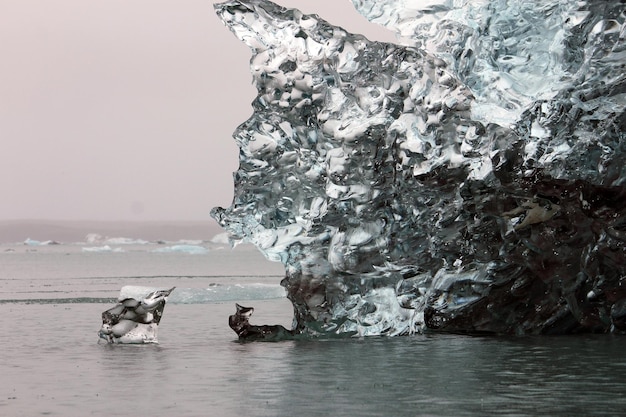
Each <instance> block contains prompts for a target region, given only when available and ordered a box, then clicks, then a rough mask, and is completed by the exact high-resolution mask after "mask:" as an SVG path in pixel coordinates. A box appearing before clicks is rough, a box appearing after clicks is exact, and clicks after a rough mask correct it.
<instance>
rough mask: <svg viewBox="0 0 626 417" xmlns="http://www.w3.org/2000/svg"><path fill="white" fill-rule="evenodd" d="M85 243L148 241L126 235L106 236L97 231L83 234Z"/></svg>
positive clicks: (144, 242)
mask: <svg viewBox="0 0 626 417" xmlns="http://www.w3.org/2000/svg"><path fill="white" fill-rule="evenodd" d="M85 242H87V243H92V244H93V243H102V244H105V245H146V244H148V243H150V242H148V241H147V240H143V239H133V238H128V237H108V236H102V235H100V234H98V233H89V234H87V236H85Z"/></svg>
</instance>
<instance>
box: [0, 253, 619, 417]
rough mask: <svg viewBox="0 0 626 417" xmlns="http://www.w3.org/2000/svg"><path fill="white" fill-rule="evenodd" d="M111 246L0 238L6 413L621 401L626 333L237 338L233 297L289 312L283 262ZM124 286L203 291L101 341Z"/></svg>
mask: <svg viewBox="0 0 626 417" xmlns="http://www.w3.org/2000/svg"><path fill="white" fill-rule="evenodd" d="M31 243H32V242H31ZM105 246H106V245H89V244H60V245H43V246H31V245H24V244H10V245H8V244H3V245H0V317H1V323H2V328H3V332H2V333H3V335H2V338H0V352H2V355H0V370H1V372H0V415H3V416H36V415H52V416H55V415H56V416H87V415H94V416H128V415H142V416H226V417H227V416H285V415H302V416H329V415H334V416H471V415H480V416H482V415H501V416H535V415H563V416H566V415H595V416H599V415H607V416H609V415H620V414H624V413H626V411H625V410H626V396H625V395H624V394H625V393H626V354H625V353H624V352H626V338H625V337H623V336H619V335H587V336H559V337H469V336H460V335H449V334H425V335H414V336H403V337H392V338H391V337H366V338H343V339H328V340H298V341H283V342H276V343H262V342H259V343H240V342H238V341H237V340H236V335H235V333H233V332H232V330H231V329H230V328H229V327H228V324H227V319H228V315H230V314H232V313H233V312H234V310H235V306H234V303H235V302H239V303H241V304H243V305H250V306H253V307H255V313H254V316H253V317H252V320H251V321H252V322H253V323H257V324H283V325H285V326H289V325H290V322H291V314H292V311H291V305H290V303H289V302H288V301H287V300H286V299H285V298H282V297H280V296H276V290H277V288H276V285H277V284H278V282H279V281H280V279H281V278H282V266H281V265H280V264H277V263H269V262H267V261H265V260H264V259H262V257H261V256H260V255H259V254H258V252H257V251H256V249H254V248H251V247H248V246H240V247H237V248H236V249H235V250H231V249H230V248H228V247H226V246H225V245H218V244H212V243H207V242H203V243H201V244H194V245H193V246H201V247H204V248H205V249H206V251H196V252H197V253H195V254H192V253H191V252H193V251H184V250H182V251H159V252H156V251H155V249H163V248H166V247H170V246H174V245H173V244H171V245H168V244H165V245H163V244H161V245H158V244H155V243H144V244H137V245H134V244H132V242H130V243H129V242H127V243H126V244H117V245H116V244H110V245H109V248H108V249H107V248H105ZM86 247H90V248H100V249H93V250H87V251H85V250H84V249H85V248H86ZM125 285H140V286H156V287H168V288H169V287H171V286H176V287H177V290H178V289H180V290H181V293H185V292H186V293H187V294H193V293H194V292H195V293H197V294H202V296H199V297H198V298H195V299H193V298H191V299H190V298H186V299H185V298H178V299H177V298H176V297H174V294H173V295H172V297H171V299H170V301H169V302H168V304H167V306H166V307H165V313H164V316H163V320H162V321H161V325H160V328H159V342H160V343H159V344H158V345H142V346H129V345H107V344H102V343H98V338H97V331H98V329H99V328H100V324H101V319H100V315H101V313H102V311H104V310H106V309H107V308H109V307H110V306H112V305H113V302H114V300H115V299H116V298H117V296H118V294H119V290H120V288H121V287H122V286H125ZM211 289H212V290H214V291H213V293H214V296H213V297H211V296H210V293H211ZM248 290H250V291H248Z"/></svg>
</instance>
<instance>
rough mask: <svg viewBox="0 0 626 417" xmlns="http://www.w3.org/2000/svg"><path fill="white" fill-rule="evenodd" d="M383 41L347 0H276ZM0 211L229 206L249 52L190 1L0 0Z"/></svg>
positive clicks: (118, 212) (197, 212) (165, 216)
mask: <svg viewBox="0 0 626 417" xmlns="http://www.w3.org/2000/svg"><path fill="white" fill-rule="evenodd" d="M277 2H278V3H279V4H281V5H284V6H287V7H298V8H300V9H301V10H303V11H305V12H307V13H318V14H319V15H320V16H322V17H323V18H325V19H326V20H328V21H330V22H331V23H333V24H339V25H341V26H343V27H345V28H346V29H348V30H350V31H353V32H360V33H364V34H366V35H367V36H368V37H369V38H370V39H380V40H384V39H386V40H392V39H393V36H392V35H391V34H388V33H386V31H385V29H382V28H378V27H377V26H375V25H373V24H370V23H369V22H367V21H366V20H365V19H364V18H363V17H361V16H360V15H358V14H357V12H356V11H355V10H354V9H353V8H352V4H351V2H350V1H349V0H281V1H277ZM0 39H1V42H0V143H1V144H2V149H1V151H0V220H12V219H58V220H182V221H187V220H194V221H195V220H207V219H209V218H210V217H209V211H210V210H211V208H212V207H214V206H217V205H219V206H229V205H230V203H231V200H232V188H233V184H232V172H233V171H235V170H236V169H237V165H238V161H237V155H238V153H237V149H236V145H235V144H234V141H233V140H232V138H231V135H232V132H233V131H234V129H235V128H236V126H237V125H238V124H240V123H241V122H243V121H244V120H246V119H247V118H248V117H249V116H250V114H251V106H250V103H251V102H252V100H253V99H254V96H255V91H254V89H253V86H252V84H251V75H250V73H249V70H248V62H249V59H250V52H249V50H248V49H247V47H246V46H245V45H244V44H243V43H240V42H239V41H238V40H237V39H236V38H235V37H234V35H232V34H231V33H230V31H229V30H228V29H227V28H226V27H225V26H223V24H222V23H221V21H220V20H219V19H218V18H217V16H216V15H215V13H214V11H213V2H211V1H204V0H202V1H200V0H184V1H181V0H167V1H166V0H57V1H50V0H15V1H3V2H0Z"/></svg>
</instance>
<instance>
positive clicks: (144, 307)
mask: <svg viewBox="0 0 626 417" xmlns="http://www.w3.org/2000/svg"><path fill="white" fill-rule="evenodd" d="M174 288H176V287H172V288H170V289H169V290H157V291H153V292H151V293H150V294H148V295H147V296H145V297H144V298H143V299H141V300H137V299H135V298H124V299H120V301H119V302H118V303H117V305H116V306H115V307H113V308H110V309H108V310H106V311H105V312H103V313H102V327H101V328H100V331H99V332H98V336H99V337H100V340H105V341H106V342H108V343H125V344H141V343H158V339H157V330H158V326H159V322H160V321H161V317H162V316H163V309H164V308H165V303H166V301H167V297H168V296H169V295H170V293H171V292H172V291H174Z"/></svg>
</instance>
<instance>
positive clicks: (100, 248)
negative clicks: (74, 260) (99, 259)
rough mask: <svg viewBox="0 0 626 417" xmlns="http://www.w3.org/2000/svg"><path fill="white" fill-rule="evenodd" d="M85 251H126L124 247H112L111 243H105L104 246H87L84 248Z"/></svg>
mask: <svg viewBox="0 0 626 417" xmlns="http://www.w3.org/2000/svg"><path fill="white" fill-rule="evenodd" d="M83 252H115V253H121V252H124V249H122V248H112V247H111V246H109V245H104V246H92V247H85V248H83Z"/></svg>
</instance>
